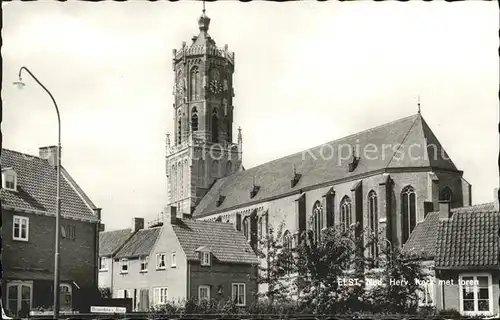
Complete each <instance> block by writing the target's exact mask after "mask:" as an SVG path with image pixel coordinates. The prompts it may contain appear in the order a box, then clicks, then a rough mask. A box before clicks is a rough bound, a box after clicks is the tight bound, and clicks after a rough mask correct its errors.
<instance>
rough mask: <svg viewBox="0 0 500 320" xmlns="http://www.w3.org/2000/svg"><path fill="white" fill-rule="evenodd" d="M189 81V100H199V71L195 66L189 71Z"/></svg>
mask: <svg viewBox="0 0 500 320" xmlns="http://www.w3.org/2000/svg"><path fill="white" fill-rule="evenodd" d="M190 81H191V83H190V84H191V85H190V89H191V100H199V99H200V98H201V95H200V94H201V90H200V87H201V78H200V69H199V68H198V67H196V66H195V67H193V68H192V69H191V75H190Z"/></svg>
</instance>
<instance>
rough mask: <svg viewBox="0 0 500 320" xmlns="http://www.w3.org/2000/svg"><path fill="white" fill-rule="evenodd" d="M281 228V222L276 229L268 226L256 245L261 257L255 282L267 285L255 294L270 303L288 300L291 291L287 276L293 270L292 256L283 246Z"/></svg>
mask: <svg viewBox="0 0 500 320" xmlns="http://www.w3.org/2000/svg"><path fill="white" fill-rule="evenodd" d="M283 229H284V224H283V223H280V225H279V226H278V228H277V230H275V229H274V228H273V227H272V226H269V229H268V232H267V234H266V235H265V236H264V237H262V239H260V240H259V243H258V246H257V255H258V256H259V258H260V259H261V263H260V265H259V267H258V272H257V284H258V285H267V290H266V291H265V292H264V293H258V294H257V295H258V296H260V297H265V298H267V299H268V301H269V303H271V304H273V303H274V302H275V301H276V302H287V301H289V298H290V293H291V288H290V286H289V281H287V280H288V279H287V276H288V275H289V274H291V273H292V272H293V256H292V252H291V250H289V249H288V248H286V247H283V236H284V233H283ZM290 262H292V263H290Z"/></svg>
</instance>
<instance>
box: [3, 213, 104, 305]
mask: <svg viewBox="0 0 500 320" xmlns="http://www.w3.org/2000/svg"><path fill="white" fill-rule="evenodd" d="M14 215H16V216H22V217H28V218H29V238H28V241H26V242H24V241H16V240H13V239H12V230H13V216H14ZM2 221H3V228H2V232H3V234H2V241H3V243H2V246H3V261H2V263H3V264H2V267H3V270H4V275H5V276H8V274H9V271H12V270H19V269H32V270H40V271H41V272H44V273H46V274H48V279H45V280H39V281H34V283H33V300H32V305H33V308H35V307H36V306H41V305H45V306H50V305H52V300H53V294H52V292H53V291H52V290H53V278H52V277H53V271H54V244H55V235H54V233H53V232H50V231H51V230H54V226H55V218H54V217H51V216H43V215H37V214H27V213H19V212H13V211H10V210H5V209H3V210H2ZM68 225H70V226H72V227H74V230H75V237H74V240H70V239H68V238H66V239H65V238H63V237H61V240H60V254H61V255H60V270H61V283H68V284H70V285H71V286H72V301H73V308H74V309H83V310H85V309H88V306H87V304H88V302H89V301H90V300H91V299H92V298H93V297H94V296H93V295H94V294H95V289H96V288H97V268H98V266H97V252H96V248H97V244H96V241H97V235H96V233H97V232H98V224H96V223H90V222H83V221H77V220H72V219H66V218H61V226H62V227H65V228H66V229H67V226H68ZM48 230H49V232H47V231H48ZM5 276H4V278H5ZM45 278H47V277H45ZM10 280H16V279H10ZM26 280H30V279H26ZM65 280H71V282H68V281H65ZM72 281H74V282H75V283H76V284H77V286H78V287H79V288H78V287H77V286H75V285H74V284H73V283H72ZM5 285H6V283H5V280H4V279H3V281H2V288H5ZM3 290H4V292H2V299H3V303H5V297H6V292H5V289H3Z"/></svg>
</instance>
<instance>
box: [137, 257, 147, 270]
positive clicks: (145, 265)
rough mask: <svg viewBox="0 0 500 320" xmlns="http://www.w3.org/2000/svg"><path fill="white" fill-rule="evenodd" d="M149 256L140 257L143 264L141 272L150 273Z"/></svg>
mask: <svg viewBox="0 0 500 320" xmlns="http://www.w3.org/2000/svg"><path fill="white" fill-rule="evenodd" d="M148 260H149V257H148V256H144V257H140V258H139V261H140V263H141V272H148Z"/></svg>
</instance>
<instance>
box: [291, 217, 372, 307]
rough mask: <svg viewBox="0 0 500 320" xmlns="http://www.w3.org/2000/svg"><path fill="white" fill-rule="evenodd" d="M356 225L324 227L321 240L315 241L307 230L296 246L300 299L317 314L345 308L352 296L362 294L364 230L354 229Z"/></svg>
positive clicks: (297, 284)
mask: <svg viewBox="0 0 500 320" xmlns="http://www.w3.org/2000/svg"><path fill="white" fill-rule="evenodd" d="M356 228H357V226H353V227H351V228H350V229H348V230H343V229H342V228H339V227H330V228H327V229H326V230H324V231H323V232H322V235H321V237H320V241H316V240H315V237H314V234H313V232H312V231H307V232H304V233H303V235H302V238H301V239H302V240H301V242H300V244H299V245H298V247H297V248H296V254H295V266H296V270H297V272H298V274H299V277H297V279H296V287H297V288H298V291H299V298H300V301H301V302H302V303H303V304H305V305H309V306H314V308H315V310H316V312H317V313H319V312H323V313H325V312H328V313H332V312H334V311H345V309H346V305H348V304H349V303H348V302H349V301H350V300H352V299H353V297H356V299H357V297H359V296H361V295H362V292H361V291H363V290H364V286H363V279H362V277H363V273H364V272H363V271H364V256H363V251H364V249H363V241H361V240H362V237H363V235H362V234H363V233H362V232H355V231H356ZM347 279H351V280H352V282H351V284H352V286H346V285H344V284H343V282H344V281H343V280H347ZM347 284H349V283H347ZM356 301H357V302H358V304H359V300H356ZM342 309H344V310H342Z"/></svg>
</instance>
